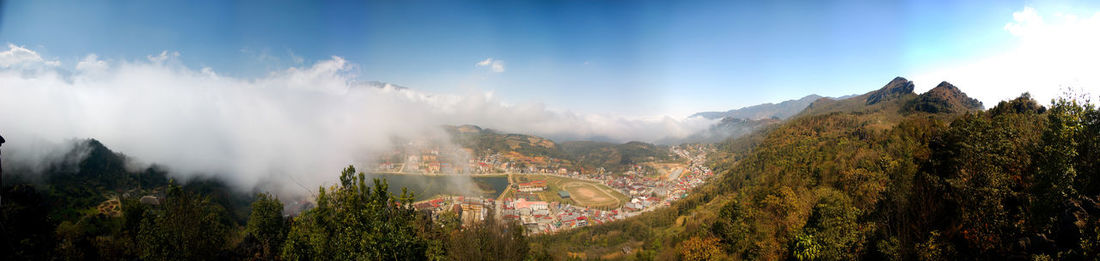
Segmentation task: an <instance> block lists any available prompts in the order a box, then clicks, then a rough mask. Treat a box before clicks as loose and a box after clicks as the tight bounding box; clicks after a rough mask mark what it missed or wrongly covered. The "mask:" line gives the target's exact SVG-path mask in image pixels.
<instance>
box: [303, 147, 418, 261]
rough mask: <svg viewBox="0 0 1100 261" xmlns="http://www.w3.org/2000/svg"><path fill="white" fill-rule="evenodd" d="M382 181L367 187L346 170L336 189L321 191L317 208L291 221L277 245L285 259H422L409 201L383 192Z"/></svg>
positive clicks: (407, 197)
mask: <svg viewBox="0 0 1100 261" xmlns="http://www.w3.org/2000/svg"><path fill="white" fill-rule="evenodd" d="M387 188H388V184H387V183H386V182H385V180H379V179H375V180H374V186H373V188H372V187H371V186H368V185H367V182H366V175H365V174H363V173H362V172H360V173H356V172H355V167H352V166H348V167H347V168H345V169H344V171H343V172H342V173H341V175H340V185H339V186H336V187H332V188H329V189H327V190H326V189H324V188H321V189H320V190H319V192H318V196H317V207H316V208H313V209H310V210H307V211H306V212H304V213H302V214H301V215H300V216H298V217H297V218H295V219H294V225H293V226H292V227H291V230H290V233H289V234H288V236H287V239H286V240H287V241H286V243H284V245H283V249H282V254H283V258H284V259H288V260H424V259H427V255H426V253H427V249H428V242H427V239H426V238H423V237H419V236H418V233H417V228H416V220H417V218H416V216H417V213H416V212H415V211H414V210H413V209H412V207H411V206H412V204H411V203H412V198H413V196H412V195H411V194H409V193H407V192H404V191H403V192H402V195H401V196H397V197H395V196H393V195H389V194H388V193H387Z"/></svg>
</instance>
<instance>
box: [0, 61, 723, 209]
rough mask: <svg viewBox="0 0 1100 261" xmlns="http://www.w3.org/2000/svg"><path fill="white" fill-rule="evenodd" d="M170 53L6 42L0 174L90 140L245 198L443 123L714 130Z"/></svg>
mask: <svg viewBox="0 0 1100 261" xmlns="http://www.w3.org/2000/svg"><path fill="white" fill-rule="evenodd" d="M181 55H183V54H180V53H178V52H168V51H166V52H162V53H160V54H156V55H150V56H148V57H147V59H144V60H132V61H128V60H122V61H113V60H103V59H100V58H98V57H97V56H96V55H94V54H90V55H87V56H86V57H85V58H84V59H82V60H81V61H80V62H78V63H77V64H75V65H72V64H64V63H61V62H59V61H56V60H50V59H47V58H43V57H41V56H40V55H39V54H38V53H37V52H35V51H34V50H31V49H28V48H26V47H22V46H17V45H9V46H8V50H6V51H3V52H0V61H2V62H0V93H2V94H3V95H0V118H2V119H4V121H0V130H4V133H3V134H4V136H5V138H7V140H8V143H6V144H5V146H4V148H5V154H4V156H5V159H6V160H5V161H4V164H19V163H20V162H42V160H43V159H45V158H47V157H51V155H54V154H57V153H59V152H63V151H66V150H65V148H66V146H72V142H73V141H74V140H75V139H87V138H94V139H97V140H99V141H101V142H102V143H103V144H105V145H106V146H108V147H110V148H111V149H113V150H115V151H117V152H121V153H124V154H126V155H128V156H130V158H131V159H132V160H133V161H135V165H137V166H142V165H148V164H159V165H162V166H164V167H166V168H167V169H168V170H169V171H170V172H171V173H172V174H173V175H181V176H180V177H189V176H191V175H217V176H219V177H222V178H224V179H225V180H226V181H228V182H230V183H232V184H234V185H237V186H240V187H241V188H246V189H247V188H252V187H254V186H255V185H257V184H261V183H275V185H290V184H279V183H285V182H288V181H297V182H300V183H301V184H300V185H303V186H306V187H316V186H317V185H321V184H325V183H328V182H334V181H335V176H336V175H335V174H336V173H337V172H338V170H340V169H341V168H342V167H345V166H347V165H349V164H355V165H366V164H369V163H371V162H369V161H370V160H371V157H372V155H373V154H374V153H378V152H380V151H385V150H388V149H392V148H391V145H393V143H392V142H391V139H392V138H395V137H396V138H403V139H411V140H416V139H442V140H446V139H447V138H448V137H447V135H445V133H443V132H442V130H441V129H440V128H439V127H440V126H442V125H461V124H475V125H479V126H482V127H486V128H493V129H497V130H500V131H505V132H515V133H524V134H531V135H539V136H543V137H548V138H552V139H556V140H584V139H598V140H605V141H614V142H626V141H634V140H637V141H647V142H654V141H657V140H666V141H667V140H676V139H679V138H684V137H687V136H689V135H691V134H693V133H696V132H698V131H701V130H704V129H706V128H708V127H709V126H710V125H711V124H712V123H713V122H715V121H714V120H708V119H702V118H688V119H674V118H671V117H656V118H648V119H636V118H625V117H619V116H616V115H607V114H588V113H582V112H573V111H568V110H556V109H551V108H549V106H547V105H544V104H541V103H520V104H509V103H507V102H506V101H502V100H500V99H498V98H496V97H494V96H493V92H484V91H473V90H470V91H467V92H466V93H465V94H460V95H454V94H433V93H427V92H422V91H417V90H416V89H415V88H402V87H396V86H394V85H391V84H386V83H378V82H371V81H365V80H362V79H361V78H365V77H369V75H368V76H363V75H357V74H356V73H354V72H355V70H353V68H354V67H355V66H356V65H355V64H353V63H351V62H348V61H346V60H345V59H343V58H340V57H335V56H334V57H331V58H330V59H327V60H322V61H317V62H316V63H314V64H312V65H309V66H302V67H290V68H287V69H285V70H279V71H273V72H270V73H269V74H268V75H266V76H264V77H260V78H255V79H242V78H234V77H226V76H222V75H219V74H218V73H217V72H216V71H214V70H213V69H210V68H208V67H206V68H201V69H193V68H189V67H186V66H184V65H182V64H181V63H180V62H178V59H179V56H181ZM53 157H56V156H53ZM295 187H297V185H295Z"/></svg>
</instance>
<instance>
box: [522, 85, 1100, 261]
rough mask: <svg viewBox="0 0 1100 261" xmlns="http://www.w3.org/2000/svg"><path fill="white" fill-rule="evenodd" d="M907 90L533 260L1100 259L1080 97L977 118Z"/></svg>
mask: <svg viewBox="0 0 1100 261" xmlns="http://www.w3.org/2000/svg"><path fill="white" fill-rule="evenodd" d="M895 81H897V80H895ZM907 82H908V81H906V80H904V79H901V81H900V82H898V83H893V82H892V83H891V84H888V85H887V87H884V88H883V90H879V91H876V92H872V93H868V94H866V95H863V96H857V97H854V98H850V99H847V100H839V101H834V100H829V101H823V102H824V104H817V106H813V105H812V106H811V108H810V109H807V111H808V112H804V113H803V114H801V115H800V116H798V117H795V118H793V119H792V120H789V121H787V122H784V123H783V124H781V125H779V126H774V127H771V128H768V129H766V130H764V131H761V132H758V133H755V134H753V135H749V136H746V137H742V138H739V139H732V140H728V141H725V142H723V143H721V144H719V148H720V149H719V150H720V151H721V152H722V153H720V155H715V156H714V157H713V159H712V162H713V164H714V167H715V168H716V171H718V172H719V173H721V174H722V176H720V178H719V179H718V180H716V181H713V182H711V183H710V184H708V185H706V186H704V187H701V188H699V189H698V190H697V193H694V194H692V195H691V196H689V197H688V198H687V199H684V200H681V201H679V202H677V203H675V204H673V206H672V207H671V208H668V209H663V210H658V211H654V212H651V213H648V214H646V215H642V216H640V217H638V218H634V219H628V220H624V221H620V222H615V223H612V224H609V225H605V226H597V227H590V228H584V229H579V230H574V231H569V232H565V233H559V234H555V235H548V236H540V237H536V238H534V239H533V240H532V241H533V245H532V250H533V251H536V252H540V251H544V252H549V253H561V254H559V255H558V256H559V257H583V258H625V259H635V260H648V259H685V260H707V259H766V260H776V259H795V260H857V259H870V260H955V259H1014V260H1016V259H1034V260H1094V259H1097V258H1098V254H1100V205H1098V202H1100V168H1098V164H1100V154H1098V153H1100V111H1097V109H1096V108H1095V106H1094V105H1093V104H1091V103H1090V102H1089V101H1088V99H1087V98H1084V97H1072V96H1070V97H1066V98H1061V99H1058V100H1055V101H1053V102H1051V104H1050V105H1049V107H1044V106H1041V105H1039V103H1038V102H1036V101H1035V100H1033V99H1032V98H1031V97H1030V95H1028V94H1024V95H1022V96H1020V97H1019V98H1016V99H1013V100H1009V101H1003V102H1001V103H999V104H997V105H996V106H995V107H993V108H991V109H989V110H981V109H980V104H974V103H973V102H972V100H970V99H968V98H966V97H965V94H962V93H961V92H960V91H958V90H957V89H956V88H954V86H950V84H941V86H942V88H940V87H938V90H937V89H934V90H933V91H930V92H928V93H926V94H922V95H916V94H912V93H911V90H912V88H911V85H909V86H908V87H907V86H906V83H907ZM891 85H894V86H891ZM930 96H931V97H930ZM813 110H816V111H813Z"/></svg>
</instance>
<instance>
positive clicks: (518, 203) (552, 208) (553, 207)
mask: <svg viewBox="0 0 1100 261" xmlns="http://www.w3.org/2000/svg"><path fill="white" fill-rule="evenodd" d="M500 215H501V217H502V218H503V219H505V220H514V221H517V222H519V223H520V224H522V225H523V227H524V228H525V229H526V230H527V232H528V233H531V234H539V233H553V232H556V231H561V230H564V229H573V228H578V227H584V226H588V225H597V224H603V223H607V222H611V221H614V220H617V219H622V218H623V217H624V216H622V215H620V211H619V210H598V209H591V208H585V207H577V206H573V205H570V204H563V203H559V202H546V201H531V200H527V199H524V198H520V199H505V200H503V201H502V202H501V210H500Z"/></svg>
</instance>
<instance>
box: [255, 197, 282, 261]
mask: <svg viewBox="0 0 1100 261" xmlns="http://www.w3.org/2000/svg"><path fill="white" fill-rule="evenodd" d="M287 229H288V226H287V224H286V219H285V218H283V203H282V202H279V199H278V198H276V197H273V196H271V195H269V194H267V193H260V194H258V195H256V201H253V202H252V213H251V214H250V215H249V216H248V225H247V227H246V228H245V232H246V233H248V236H250V237H252V238H253V239H255V240H256V241H257V242H258V243H259V246H260V253H259V256H260V258H261V259H265V260H272V259H274V258H275V254H276V253H277V252H278V251H279V249H280V248H281V247H282V246H283V241H284V240H285V239H286V233H287Z"/></svg>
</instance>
